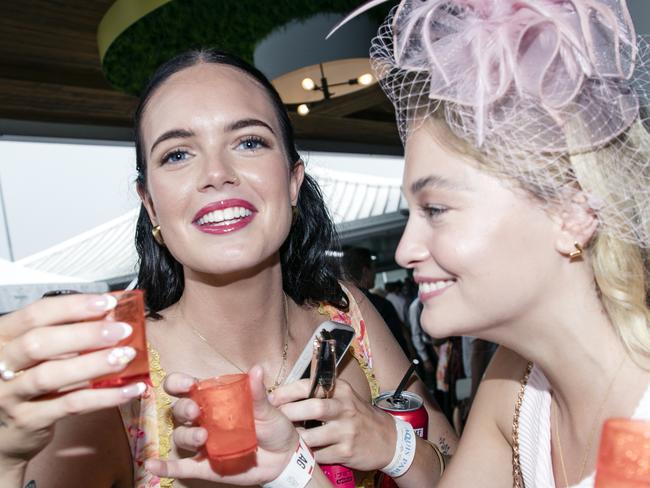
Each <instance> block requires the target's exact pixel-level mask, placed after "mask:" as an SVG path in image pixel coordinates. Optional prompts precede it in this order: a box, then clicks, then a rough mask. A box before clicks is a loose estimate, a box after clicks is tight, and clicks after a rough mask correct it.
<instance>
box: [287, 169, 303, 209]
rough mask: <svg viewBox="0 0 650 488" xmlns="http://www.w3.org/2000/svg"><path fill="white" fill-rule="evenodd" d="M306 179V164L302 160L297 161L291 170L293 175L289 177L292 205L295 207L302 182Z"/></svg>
mask: <svg viewBox="0 0 650 488" xmlns="http://www.w3.org/2000/svg"><path fill="white" fill-rule="evenodd" d="M304 179H305V163H303V161H302V159H299V160H298V161H296V164H294V166H293V169H292V170H291V175H290V176H289V196H290V198H291V205H292V206H295V205H296V204H297V203H298V194H299V193H300V187H301V186H302V182H303V180H304Z"/></svg>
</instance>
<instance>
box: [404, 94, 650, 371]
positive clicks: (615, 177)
mask: <svg viewBox="0 0 650 488" xmlns="http://www.w3.org/2000/svg"><path fill="white" fill-rule="evenodd" d="M421 115H422V117H419V122H415V123H417V124H422V123H425V124H426V122H429V123H431V124H433V125H434V126H435V129H436V130H442V131H444V132H443V133H440V132H438V133H437V134H434V137H435V138H436V140H437V142H439V143H440V144H443V145H445V146H446V147H447V148H449V149H451V150H452V151H455V152H457V153H458V154H461V155H464V156H468V157H470V158H472V159H474V160H476V161H477V162H478V163H479V164H480V167H481V169H483V170H485V171H488V172H490V173H492V174H495V175H497V176H498V177H500V178H506V179H507V180H508V181H509V183H510V184H512V185H514V186H515V187H519V188H522V189H524V190H526V191H527V192H528V193H529V194H531V195H532V196H533V197H534V198H535V200H536V201H538V202H540V203H541V204H542V205H543V206H546V205H549V206H553V205H557V204H558V202H560V201H561V198H560V197H559V194H560V193H562V191H563V189H565V188H567V186H571V187H574V188H575V187H576V185H577V186H578V187H579V188H578V189H579V190H580V191H582V192H584V193H585V194H587V195H598V196H599V202H597V204H595V205H594V206H595V207H597V208H593V206H592V208H593V209H594V211H595V213H596V216H597V217H598V219H599V221H600V222H601V224H602V215H599V213H600V212H608V215H607V220H608V222H607V223H608V225H609V224H611V219H615V218H617V217H616V216H623V217H619V220H621V222H618V223H617V224H620V225H621V226H623V225H626V222H627V221H634V224H633V225H634V226H636V227H639V228H642V229H644V231H645V232H646V235H650V209H649V208H648V207H647V199H646V198H645V196H642V195H640V196H639V197H640V198H638V199H636V198H635V194H634V192H629V191H626V192H624V193H625V195H626V197H625V201H622V200H621V198H620V193H621V192H620V191H612V189H617V188H621V187H622V186H623V185H627V184H628V183H629V182H630V181H632V180H634V179H637V180H638V179H639V177H642V178H641V181H648V180H647V178H648V177H650V175H639V174H638V168H647V162H648V161H650V134H649V133H648V131H647V130H646V128H645V127H644V126H643V123H642V122H640V121H637V122H636V123H634V124H633V125H632V126H631V127H630V128H629V129H628V130H627V131H626V132H625V133H624V134H623V135H621V136H619V137H618V138H616V139H615V140H613V141H611V142H610V143H609V144H607V145H605V146H603V147H600V148H597V149H595V150H592V151H589V152H583V153H580V154H574V155H569V154H563V155H560V156H558V157H556V158H554V162H553V166H552V168H553V169H552V171H549V167H548V166H545V167H544V168H543V169H541V170H540V171H541V172H543V173H544V177H543V178H539V177H535V173H536V164H535V155H534V154H524V153H523V152H519V154H517V153H516V152H514V151H510V154H508V155H507V157H504V156H503V154H501V155H500V156H499V157H493V156H494V155H493V154H489V153H488V154H486V153H485V152H484V151H482V150H481V149H477V148H476V147H475V146H474V145H473V144H471V143H470V142H468V141H466V140H464V139H462V138H460V137H459V136H457V135H456V134H455V133H454V132H453V130H452V129H451V128H450V127H449V125H448V123H447V120H446V118H445V109H444V103H442V102H441V103H439V104H438V106H437V107H435V108H434V109H431V107H429V108H428V109H427V110H426V111H425V112H423V113H422V114H421ZM423 118H424V119H426V120H425V121H424V122H423V120H422V119H423ZM412 120H414V121H417V120H418V117H413V118H412ZM574 130H575V128H574ZM522 158H526V159H528V160H529V162H528V163H527V164H523V165H521V167H520V168H519V169H518V170H517V171H513V170H512V168H511V167H510V166H511V165H513V164H517V162H519V163H521V162H522ZM622 158H624V159H622ZM539 160H540V161H542V162H541V163H539V164H544V161H548V156H547V155H545V156H544V157H541V158H539ZM622 160H625V161H628V162H630V163H631V164H621V161H622ZM635 160H639V164H634V161H635ZM506 162H509V164H508V167H504V165H505V164H506ZM549 174H552V179H553V180H554V181H553V182H552V183H551V182H550V177H549ZM644 178H645V179H644ZM638 184H639V182H638V181H637V185H638ZM591 200H593V198H591ZM588 201H590V200H588ZM603 230H604V229H603V227H602V225H601V226H600V227H599V228H598V229H597V231H596V233H595V235H594V237H593V238H592V239H591V241H590V242H589V244H588V246H587V248H586V252H588V253H589V254H590V262H591V265H592V269H593V274H594V281H595V287H596V290H597V293H598V295H599V297H600V299H601V302H602V304H603V307H604V309H605V311H606V313H607V314H608V316H609V319H610V321H611V323H612V325H613V327H614V329H615V331H616V333H617V334H618V336H619V337H620V340H621V342H622V343H623V345H624V346H625V348H626V349H627V350H628V352H629V353H630V356H631V357H632V358H633V360H634V361H635V362H636V363H637V364H638V365H639V366H641V367H643V368H646V369H647V368H648V367H649V366H650V306H649V302H650V285H649V284H650V254H649V249H648V248H647V247H644V246H643V245H642V244H640V243H637V242H634V241H631V240H630V239H625V238H622V237H621V235H620V233H616V232H614V233H608V232H605V231H603Z"/></svg>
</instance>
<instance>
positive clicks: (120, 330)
mask: <svg viewBox="0 0 650 488" xmlns="http://www.w3.org/2000/svg"><path fill="white" fill-rule="evenodd" d="M132 333H133V327H131V326H130V325H129V324H126V323H124V322H111V323H108V324H106V325H105V326H104V327H102V339H104V340H105V341H106V342H116V341H119V340H122V339H126V338H127V337H129V336H130V335H131V334H132Z"/></svg>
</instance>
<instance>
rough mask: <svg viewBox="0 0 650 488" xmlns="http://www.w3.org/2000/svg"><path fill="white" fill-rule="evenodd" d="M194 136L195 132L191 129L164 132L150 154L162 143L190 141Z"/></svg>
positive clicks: (150, 150)
mask: <svg viewBox="0 0 650 488" xmlns="http://www.w3.org/2000/svg"><path fill="white" fill-rule="evenodd" d="M192 136H194V132H193V131H191V130H189V129H172V130H168V131H167V132H164V133H163V134H162V135H161V136H160V137H159V138H158V139H156V142H154V143H153V145H152V146H151V149H149V154H152V153H153V150H154V148H155V147H156V146H157V145H158V144H160V143H161V142H164V141H167V140H169V139H188V138H190V137H192Z"/></svg>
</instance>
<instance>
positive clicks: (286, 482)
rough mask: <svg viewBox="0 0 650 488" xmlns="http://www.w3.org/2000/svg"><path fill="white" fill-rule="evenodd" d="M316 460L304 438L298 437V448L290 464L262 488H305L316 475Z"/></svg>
mask: <svg viewBox="0 0 650 488" xmlns="http://www.w3.org/2000/svg"><path fill="white" fill-rule="evenodd" d="M315 466H316V460H315V459H314V454H313V453H312V452H311V450H310V449H309V447H307V444H305V441H303V440H302V437H300V436H298V447H296V450H295V451H294V453H293V455H292V456H291V460H290V461H289V464H287V466H286V467H285V468H284V470H282V473H280V475H279V476H278V477H277V478H275V479H274V480H273V481H269V482H268V483H266V484H264V485H262V488H304V487H305V486H307V483H309V481H310V480H311V477H312V475H313V474H314V467H315Z"/></svg>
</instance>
